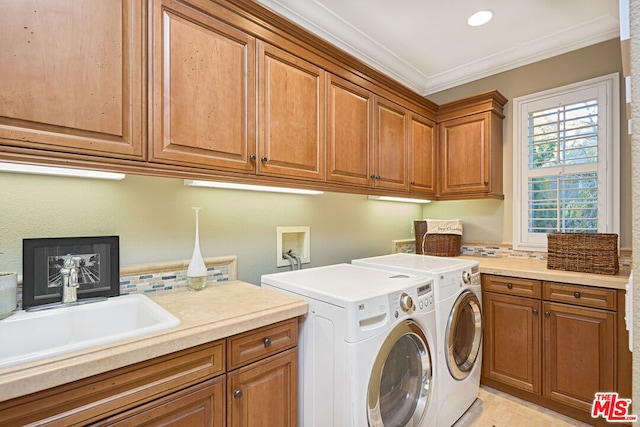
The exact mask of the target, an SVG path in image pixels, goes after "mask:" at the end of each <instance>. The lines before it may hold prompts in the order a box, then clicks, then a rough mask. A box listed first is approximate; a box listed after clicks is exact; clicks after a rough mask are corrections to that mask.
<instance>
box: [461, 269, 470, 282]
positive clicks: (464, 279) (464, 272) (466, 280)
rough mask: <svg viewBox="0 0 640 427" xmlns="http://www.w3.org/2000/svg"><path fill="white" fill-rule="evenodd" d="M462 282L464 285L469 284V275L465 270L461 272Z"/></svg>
mask: <svg viewBox="0 0 640 427" xmlns="http://www.w3.org/2000/svg"><path fill="white" fill-rule="evenodd" d="M462 281H463V282H464V284H465V285H468V284H470V283H471V274H469V272H468V271H466V270H465V271H463V272H462Z"/></svg>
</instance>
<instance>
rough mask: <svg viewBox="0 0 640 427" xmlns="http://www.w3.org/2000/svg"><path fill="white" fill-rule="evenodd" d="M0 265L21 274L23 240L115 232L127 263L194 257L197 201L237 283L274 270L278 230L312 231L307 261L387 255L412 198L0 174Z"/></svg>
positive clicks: (211, 244)
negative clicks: (234, 260) (231, 258)
mask: <svg viewBox="0 0 640 427" xmlns="http://www.w3.org/2000/svg"><path fill="white" fill-rule="evenodd" d="M0 195H2V201H1V202H0V251H2V252H4V254H3V255H0V271H2V270H9V271H18V272H22V239H23V238H40V237H74V236H104V235H119V236H120V251H121V265H134V264H143V263H148V262H155V261H171V260H182V259H189V258H190V257H191V253H192V251H193V239H194V228H195V226H194V218H195V216H194V212H193V210H192V209H191V206H201V207H202V210H201V211H200V243H201V248H202V253H203V256H205V257H208V256H221V255H237V256H238V266H239V268H238V274H239V278H240V279H241V280H245V281H248V282H251V283H259V280H260V275H261V274H264V273H271V272H275V271H284V268H281V269H280V270H278V269H277V268H276V260H275V257H276V253H275V252H276V227H277V226H298V225H307V226H310V227H311V261H312V263H311V264H305V265H304V268H308V267H310V266H320V265H326V264H332V263H339V262H349V261H350V260H351V259H353V258H357V257H363V256H371V255H379V254H384V253H389V252H391V241H392V240H394V239H406V238H410V237H411V228H412V226H413V220H414V219H419V218H421V216H422V212H421V211H422V207H421V206H419V205H415V204H407V203H393V202H379V201H371V200H368V199H367V197H366V196H362V195H349V194H338V193H325V194H324V195H320V196H301V195H285V194H273V193H256V192H248V191H235V190H215V189H207V188H192V187H185V186H184V185H183V183H182V180H178V179H168V178H153V177H143V176H133V175H129V176H127V178H126V179H125V180H123V181H117V182H113V181H98V180H82V179H73V178H59V177H43V176H35V175H21V174H9V173H0Z"/></svg>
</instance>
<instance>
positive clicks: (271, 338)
mask: <svg viewBox="0 0 640 427" xmlns="http://www.w3.org/2000/svg"><path fill="white" fill-rule="evenodd" d="M297 343H298V319H297V318H294V319H290V320H286V321H284V322H280V323H276V324H274V325H269V326H265V327H263V328H260V329H255V330H252V331H249V332H245V333H243V334H238V335H235V336H233V337H231V338H228V342H227V361H228V362H227V363H228V365H227V369H229V370H231V369H236V368H238V367H240V366H243V365H246V364H247V363H251V362H255V361H256V360H259V359H263V358H265V357H267V356H270V355H272V354H275V353H278V352H280V351H282V350H285V349H287V348H290V347H294V346H295V345H297Z"/></svg>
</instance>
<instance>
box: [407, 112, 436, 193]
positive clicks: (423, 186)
mask: <svg viewBox="0 0 640 427" xmlns="http://www.w3.org/2000/svg"><path fill="white" fill-rule="evenodd" d="M435 128H436V126H435V123H434V122H432V121H431V120H429V119H426V118H424V117H420V116H418V115H416V114H411V118H410V120H409V141H410V145H409V160H410V165H409V167H410V169H409V185H410V187H409V189H410V190H411V191H412V192H415V193H420V194H423V195H426V196H432V195H435V193H436V182H437V181H436V158H437V157H436V155H437V153H436V132H435Z"/></svg>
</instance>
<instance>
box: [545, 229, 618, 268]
mask: <svg viewBox="0 0 640 427" xmlns="http://www.w3.org/2000/svg"><path fill="white" fill-rule="evenodd" d="M547 268H550V269H553V270H567V271H580V272H583V273H597V274H616V273H617V272H618V270H619V268H620V267H619V265H618V235H617V234H605V233H551V234H547Z"/></svg>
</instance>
